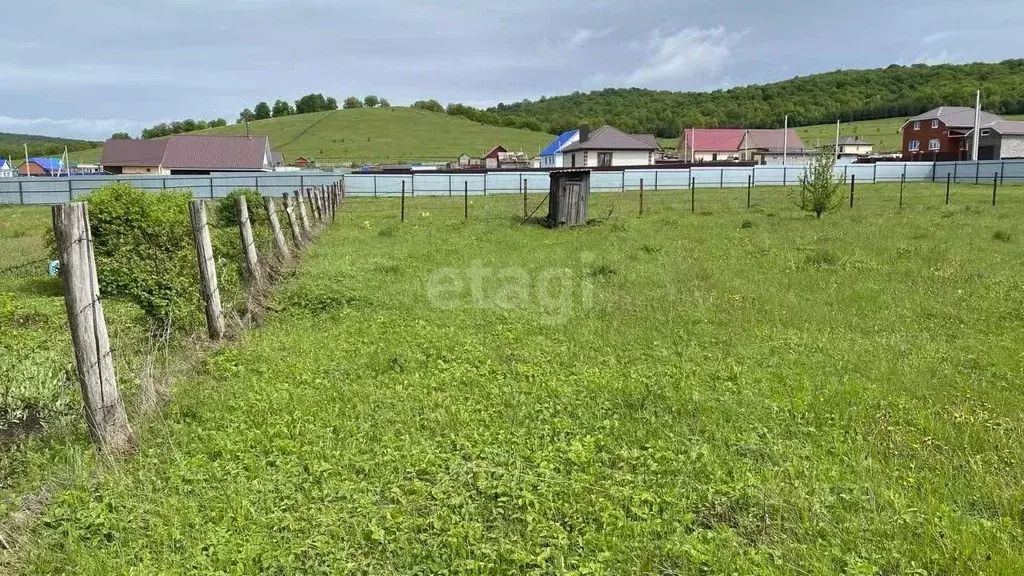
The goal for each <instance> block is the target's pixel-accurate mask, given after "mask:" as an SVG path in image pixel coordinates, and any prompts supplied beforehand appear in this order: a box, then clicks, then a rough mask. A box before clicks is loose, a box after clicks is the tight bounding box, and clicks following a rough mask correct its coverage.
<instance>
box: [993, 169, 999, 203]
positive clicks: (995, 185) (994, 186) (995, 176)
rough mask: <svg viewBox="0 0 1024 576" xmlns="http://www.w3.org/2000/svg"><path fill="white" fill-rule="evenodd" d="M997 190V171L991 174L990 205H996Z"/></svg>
mask: <svg viewBox="0 0 1024 576" xmlns="http://www.w3.org/2000/svg"><path fill="white" fill-rule="evenodd" d="M998 190H999V172H996V173H995V175H993V176H992V205H993V206H995V205H996V192H997V191H998Z"/></svg>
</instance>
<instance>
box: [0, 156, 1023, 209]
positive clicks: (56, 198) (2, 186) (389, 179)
mask: <svg viewBox="0 0 1024 576" xmlns="http://www.w3.org/2000/svg"><path fill="white" fill-rule="evenodd" d="M804 170H805V168H804V167H803V166H737V167H707V168H700V167H693V168H665V169H659V168H653V167H651V168H647V167H643V168H636V169H628V168H627V169H625V170H616V171H603V170H602V171H595V172H593V173H592V175H591V180H590V189H591V190H593V191H595V192H614V191H627V190H638V189H639V188H640V182H641V181H643V183H644V187H645V188H646V189H647V190H652V191H656V190H679V189H685V188H689V187H690V183H691V179H692V181H693V184H694V186H696V187H698V188H730V187H732V188H738V187H745V186H747V185H748V182H749V184H750V185H753V186H793V185H796V184H797V183H798V182H799V178H800V175H801V174H802V173H803V171H804ZM836 173H837V174H838V175H841V176H844V177H846V178H847V179H848V180H850V179H854V178H856V180H857V182H858V183H864V184H871V183H877V182H898V181H900V180H901V179H903V178H906V180H907V181H908V182H945V181H946V180H947V178H948V179H949V180H950V181H951V182H952V183H955V184H983V183H991V182H992V180H993V179H994V178H998V180H999V182H1000V183H1001V184H1002V183H1007V182H1009V183H1024V160H1005V161H1000V160H995V161H984V162H935V163H932V162H880V163H878V164H845V165H839V166H836ZM339 179H343V180H344V182H345V189H346V192H347V193H348V194H350V195H357V196H398V195H400V194H401V192H402V186H403V184H404V186H405V193H406V194H408V195H409V196H458V195H461V194H464V193H466V192H468V193H469V194H470V195H472V196H482V195H487V194H508V193H519V192H520V191H521V190H522V186H523V185H525V186H526V187H527V188H528V189H529V190H531V191H533V192H539V191H542V190H546V189H547V187H548V174H547V172H544V171H537V170H532V171H522V172H518V171H504V170H502V171H493V172H487V173H482V172H464V173H463V172H453V173H447V172H443V173H442V172H415V173H408V174H386V173H381V174H372V173H349V174H341V173H329V172H318V171H306V172H286V173H273V172H261V173H245V174H239V173H221V174H213V175H211V176H82V177H71V178H4V179H0V204H58V203H61V202H68V201H70V200H75V199H77V198H79V197H81V196H83V195H85V194H88V193H89V192H91V191H93V190H95V189H96V188H99V187H101V186H104V185H106V184H109V183H111V182H129V183H131V184H133V185H135V186H137V187H139V188H142V189H144V190H169V189H178V190H189V191H191V192H192V194H193V195H194V196H195V197H197V198H221V197H224V196H226V195H227V194H228V193H229V192H231V191H232V190H236V189H238V188H251V189H254V190H258V191H259V192H261V193H263V194H264V195H266V196H280V195H281V194H285V193H288V192H291V191H293V190H297V189H299V188H304V187H311V186H320V185H326V184H331V183H334V182H336V181H338V180H339Z"/></svg>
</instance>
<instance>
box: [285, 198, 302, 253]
mask: <svg viewBox="0 0 1024 576" xmlns="http://www.w3.org/2000/svg"><path fill="white" fill-rule="evenodd" d="M284 213H285V214H286V215H287V216H288V227H289V228H291V231H292V242H294V243H295V247H296V248H302V245H303V243H304V241H303V239H302V230H301V229H300V228H299V217H298V216H297V215H296V214H295V203H294V202H292V195H291V194H288V193H287V192H286V193H285V194H284Z"/></svg>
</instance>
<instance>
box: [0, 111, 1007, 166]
mask: <svg viewBox="0 0 1024 576" xmlns="http://www.w3.org/2000/svg"><path fill="white" fill-rule="evenodd" d="M976 122H977V123H978V124H977V125H978V126H979V129H978V134H976V133H975V123H976ZM840 128H841V127H840V126H839V125H837V133H836V138H835V141H834V142H830V143H827V144H825V145H822V146H818V147H814V148H811V147H808V146H807V145H806V144H805V143H804V142H803V140H801V138H800V136H799V135H798V134H797V132H796V131H795V130H793V129H781V130H779V129H774V130H773V129H742V128H688V129H686V130H684V131H683V133H682V134H681V135H680V137H679V142H678V146H677V147H676V148H675V149H674V150H672V149H669V150H665V149H663V148H662V146H661V145H660V144H659V142H658V139H657V138H655V137H654V135H653V134H629V133H627V132H624V131H622V130H619V129H618V128H615V127H614V126H608V125H605V126H601V127H599V128H597V129H596V130H591V129H590V127H589V126H580V127H579V128H576V129H573V130H568V131H566V132H563V133H562V134H559V135H558V136H557V137H555V138H554V139H553V140H552V141H551V142H550V143H549V144H548V145H547V146H546V147H545V148H544V149H542V150H541V151H540V152H539V154H538V155H537V156H534V157H530V156H529V155H528V154H527V153H526V152H524V151H522V150H519V151H515V150H509V149H507V148H506V147H505V146H503V145H501V144H495V145H494V146H492V147H491V148H490V149H488V150H485V151H482V152H481V153H480V154H479V155H476V154H471V153H470V152H469V151H467V152H465V153H463V154H461V155H460V156H459V157H458V158H453V159H451V160H450V161H448V162H434V163H407V164H378V165H364V166H343V168H345V169H350V170H354V171H358V172H410V171H412V172H416V171H440V170H445V171H491V170H556V169H562V168H587V169H594V170H601V169H604V168H607V169H620V168H624V167H642V166H660V167H665V168H671V167H682V166H690V165H700V164H713V165H716V166H718V165H729V164H742V165H797V166H800V165H804V164H806V163H808V161H809V160H810V159H811V158H813V157H814V156H816V155H818V154H821V153H832V154H835V155H836V159H837V162H838V163H840V164H849V163H864V162H867V163H873V162H884V161H912V162H918V161H920V162H935V161H950V160H970V159H971V157H972V148H973V146H974V139H975V138H978V146H977V148H978V159H979V160H1001V159H1011V158H1024V122H1019V121H1009V120H1006V119H1004V118H1002V117H1000V116H997V115H995V114H990V113H988V112H984V111H981V112H978V113H977V116H976V111H975V109H973V108H964V107H956V106H942V107H939V108H936V109H934V110H930V111H928V112H925V113H924V114H921V115H918V116H915V117H913V118H910V119H908V120H907V121H906V122H905V123H904V124H903V126H902V128H901V131H902V133H903V146H902V150H901V152H899V153H896V154H876V153H875V151H874V147H873V146H872V144H871V143H870V142H866V141H864V140H862V139H860V138H858V137H857V136H855V135H843V134H841V133H840ZM318 168H319V169H333V168H338V167H337V166H319V165H318V164H317V162H316V161H315V160H313V159H310V158H305V157H298V158H294V159H291V160H290V161H287V160H286V159H285V157H284V155H283V154H281V153H280V152H277V151H275V150H273V148H272V147H271V142H270V139H269V138H267V137H266V136H221V135H209V134H176V135H173V136H170V137H168V138H157V139H149V140H145V139H111V140H108V141H107V142H106V143H105V145H104V148H103V155H102V157H101V159H100V161H99V163H98V164H72V163H70V162H68V160H67V155H65V156H64V157H63V158H50V157H32V156H29V157H28V158H26V159H25V160H24V161H23V162H21V163H18V164H15V163H14V162H13V161H12V160H10V159H3V158H0V178H10V177H15V176H49V177H60V176H72V175H94V174H115V175H117V174H126V175H152V176H161V175H164V176H167V175H208V174H212V173H221V172H282V171H299V170H308V169H318Z"/></svg>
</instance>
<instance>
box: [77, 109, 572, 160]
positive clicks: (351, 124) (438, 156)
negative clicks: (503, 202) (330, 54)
mask: <svg viewBox="0 0 1024 576" xmlns="http://www.w3.org/2000/svg"><path fill="white" fill-rule="evenodd" d="M250 129H251V130H252V133H253V134H256V135H258V136H269V137H270V144H271V145H272V146H273V147H274V149H275V150H278V151H280V152H282V153H284V155H285V161H286V162H291V161H292V160H294V159H295V158H298V157H299V156H303V157H306V158H311V159H314V160H316V161H318V162H322V163H342V162H354V163H356V164H359V163H363V162H373V163H401V162H408V161H446V162H447V161H454V160H456V159H458V157H459V155H460V154H462V153H466V154H469V155H470V156H477V157H479V156H482V155H483V154H484V153H486V152H487V151H488V150H489V149H490V148H491V147H492V146H494V145H495V144H502V145H503V146H505V148H507V149H509V150H511V151H519V150H522V151H523V152H526V153H527V154H528V155H530V156H531V157H533V156H536V155H537V152H539V151H540V149H541V148H543V147H544V146H547V145H548V144H549V143H550V142H551V140H552V139H553V138H554V136H551V135H549V134H544V133H541V132H530V131H528V130H519V129H515V128H499V127H496V126H488V125H485V124H479V123H476V122H471V121H469V120H467V119H465V118H463V117H461V116H447V115H445V114H438V113H436V112H428V111H426V110H420V109H417V108H375V109H367V108H362V109H354V110H336V111H333V112H317V113H314V114H300V115H296V116H286V117H284V118H272V119H270V120H261V121H258V122H252V123H251V124H250ZM200 133H203V134H245V126H243V125H239V124H233V125H229V126H225V127H223V128H213V129H211V130H205V131H202V132H200ZM101 153H102V150H101V149H96V150H89V151H83V152H76V153H74V154H72V155H71V157H72V159H73V160H74V161H76V162H78V161H96V160H97V159H98V158H99V156H100V154H101Z"/></svg>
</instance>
